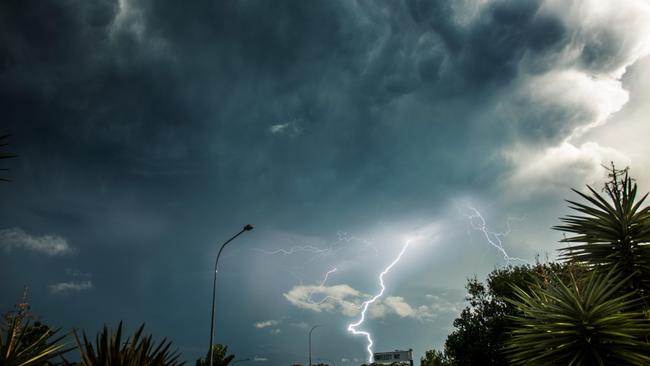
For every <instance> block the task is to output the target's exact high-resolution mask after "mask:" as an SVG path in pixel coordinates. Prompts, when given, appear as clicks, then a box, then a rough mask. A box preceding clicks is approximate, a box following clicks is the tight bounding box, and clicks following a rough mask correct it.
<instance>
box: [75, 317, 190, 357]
mask: <svg viewBox="0 0 650 366" xmlns="http://www.w3.org/2000/svg"><path fill="white" fill-rule="evenodd" d="M143 331H144V324H142V325H141V326H140V328H138V330H137V331H136V332H135V333H134V334H133V337H132V338H127V339H126V340H124V342H123V341H122V322H120V324H119V325H118V327H117V331H116V332H115V333H113V334H110V333H109V331H108V329H107V327H106V326H104V329H103V330H102V332H101V333H99V334H98V335H97V337H96V339H95V345H93V343H92V342H91V341H89V340H88V338H87V337H86V333H85V332H84V333H83V342H81V340H80V339H79V337H78V336H77V335H76V333H75V337H76V339H77V344H78V345H79V350H80V352H81V363H80V365H83V366H99V365H101V366H181V365H183V364H184V363H185V362H179V361H178V358H179V357H180V354H179V353H178V352H177V351H171V350H170V347H171V342H168V341H167V339H166V338H165V339H163V340H162V342H160V344H159V345H158V346H157V347H156V346H155V343H154V342H153V340H152V336H151V335H149V336H143V335H142V332H143Z"/></svg>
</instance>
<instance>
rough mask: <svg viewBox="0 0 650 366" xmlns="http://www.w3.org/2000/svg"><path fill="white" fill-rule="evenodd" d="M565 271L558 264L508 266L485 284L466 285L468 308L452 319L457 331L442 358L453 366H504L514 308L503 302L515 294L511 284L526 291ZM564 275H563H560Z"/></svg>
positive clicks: (515, 310) (476, 280) (447, 343)
mask: <svg viewBox="0 0 650 366" xmlns="http://www.w3.org/2000/svg"><path fill="white" fill-rule="evenodd" d="M554 272H558V273H564V272H566V268H565V267H564V266H561V265H559V264H537V265H535V266H528V265H524V266H510V267H506V268H501V269H495V270H494V271H492V272H491V273H490V274H489V275H488V278H487V281H486V282H485V283H483V282H481V281H479V280H478V279H477V278H476V277H474V278H472V279H469V280H468V281H467V284H466V288H467V292H468V295H467V300H468V302H469V306H468V307H466V308H465V309H463V311H462V312H461V314H460V316H459V317H458V318H456V320H454V323H453V325H454V327H455V328H456V329H455V330H454V331H453V332H452V333H451V334H450V335H449V336H448V337H447V340H446V341H445V356H446V357H448V358H449V361H450V363H451V364H453V365H479V364H480V365H504V364H506V363H507V358H506V355H505V353H504V352H503V348H504V346H505V343H506V341H507V340H508V339H509V337H510V328H511V327H512V322H511V320H510V319H509V318H508V316H511V315H515V314H516V313H517V309H516V307H515V305H514V304H512V303H510V302H508V301H507V300H506V299H507V298H511V297H513V296H514V294H515V292H514V291H515V290H514V288H513V287H512V285H513V284H515V285H517V286H518V287H519V288H525V289H527V288H528V287H529V286H530V285H531V283H534V282H535V281H538V280H539V281H547V278H548V277H549V275H550V274H551V273H554ZM563 276H565V274H563Z"/></svg>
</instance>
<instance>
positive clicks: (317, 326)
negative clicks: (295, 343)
mask: <svg viewBox="0 0 650 366" xmlns="http://www.w3.org/2000/svg"><path fill="white" fill-rule="evenodd" d="M319 327H322V325H321V324H318V325H314V326H313V327H311V329H310V330H309V366H311V332H313V331H314V329H316V328H319Z"/></svg>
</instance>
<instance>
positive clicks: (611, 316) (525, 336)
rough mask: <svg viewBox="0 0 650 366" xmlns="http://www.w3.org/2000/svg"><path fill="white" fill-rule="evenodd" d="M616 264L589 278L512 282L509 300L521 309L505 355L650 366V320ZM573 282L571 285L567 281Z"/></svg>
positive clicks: (520, 359)
mask: <svg viewBox="0 0 650 366" xmlns="http://www.w3.org/2000/svg"><path fill="white" fill-rule="evenodd" d="M616 272H617V270H616V268H613V269H612V270H610V271H609V272H608V273H606V274H598V273H596V272H592V273H591V274H590V275H589V276H588V277H587V278H586V279H584V280H576V279H573V280H571V281H563V280H561V279H560V278H558V277H554V280H553V281H552V282H551V283H548V284H544V283H542V282H541V281H538V282H537V283H535V284H533V285H531V286H530V287H529V288H528V289H524V288H522V287H520V286H517V285H513V289H514V292H515V297H514V299H512V300H509V302H510V303H511V304H513V305H515V306H516V307H517V309H519V310H520V311H521V314H519V315H512V316H509V318H510V319H511V320H512V321H513V325H514V329H513V331H512V338H511V339H510V340H509V341H508V346H507V348H506V353H507V354H508V355H509V358H510V359H511V361H512V364H513V365H530V364H534V365H576V366H578V365H648V364H650V357H649V356H648V355H649V354H650V345H649V344H648V343H647V341H646V340H645V339H644V338H643V337H645V336H647V335H648V334H650V322H649V321H648V319H646V318H645V316H644V314H643V313H642V312H639V311H637V310H635V309H636V307H635V306H636V305H637V303H638V301H639V299H638V298H637V297H636V296H635V295H636V294H635V293H634V292H628V293H625V294H623V295H620V294H619V293H618V290H619V289H620V288H621V287H622V286H623V285H624V284H625V283H626V282H625V280H627V279H626V278H624V277H622V275H620V274H616ZM567 283H568V284H567Z"/></svg>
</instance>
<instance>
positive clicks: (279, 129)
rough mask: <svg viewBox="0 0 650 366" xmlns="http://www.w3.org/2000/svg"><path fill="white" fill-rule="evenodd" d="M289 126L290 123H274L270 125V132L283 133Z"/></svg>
mask: <svg viewBox="0 0 650 366" xmlns="http://www.w3.org/2000/svg"><path fill="white" fill-rule="evenodd" d="M288 127H289V123H280V124H277V125H272V126H271V127H269V132H271V133H272V134H278V133H282V131H284V130H286V129H287V128H288Z"/></svg>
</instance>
